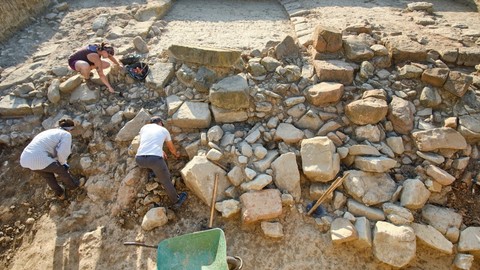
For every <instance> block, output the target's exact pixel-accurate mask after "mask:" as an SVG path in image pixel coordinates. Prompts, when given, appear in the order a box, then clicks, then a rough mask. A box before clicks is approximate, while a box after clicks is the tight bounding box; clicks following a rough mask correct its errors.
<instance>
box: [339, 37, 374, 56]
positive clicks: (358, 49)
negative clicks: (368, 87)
mask: <svg viewBox="0 0 480 270" xmlns="http://www.w3.org/2000/svg"><path fill="white" fill-rule="evenodd" d="M371 45H373V44H370V42H369V41H368V40H365V39H364V38H361V37H359V36H348V37H347V38H345V39H344V40H343V48H344V50H345V56H346V57H347V59H348V60H350V61H353V62H362V61H368V60H370V59H372V58H373V56H374V52H373V51H372V50H371V49H370V46H371Z"/></svg>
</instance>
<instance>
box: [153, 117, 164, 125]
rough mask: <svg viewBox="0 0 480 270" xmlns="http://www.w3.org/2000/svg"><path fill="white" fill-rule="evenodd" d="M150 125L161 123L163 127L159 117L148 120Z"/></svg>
mask: <svg viewBox="0 0 480 270" xmlns="http://www.w3.org/2000/svg"><path fill="white" fill-rule="evenodd" d="M150 123H151V124H158V123H161V124H162V126H163V121H162V118H160V117H159V116H154V117H152V118H150Z"/></svg>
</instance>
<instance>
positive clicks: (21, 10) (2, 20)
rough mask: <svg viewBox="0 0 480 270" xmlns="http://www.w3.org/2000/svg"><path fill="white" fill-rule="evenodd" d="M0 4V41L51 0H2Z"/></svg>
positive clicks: (26, 22) (10, 34) (28, 20)
mask: <svg viewBox="0 0 480 270" xmlns="http://www.w3.org/2000/svg"><path fill="white" fill-rule="evenodd" d="M1 2H2V4H1V5H0V14H1V16H0V42H2V41H4V40H6V39H7V38H9V37H10V36H12V35H13V34H14V33H15V31H17V30H18V29H20V28H21V27H23V26H25V25H26V24H28V23H29V22H30V21H31V20H32V18H34V17H35V16H37V15H38V14H39V13H41V12H43V11H44V10H45V8H46V7H47V6H48V5H49V4H50V3H51V0H2V1H1Z"/></svg>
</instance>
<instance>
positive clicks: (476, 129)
mask: <svg viewBox="0 0 480 270" xmlns="http://www.w3.org/2000/svg"><path fill="white" fill-rule="evenodd" d="M458 120H459V121H458V122H459V125H458V131H459V132H460V134H462V136H463V137H464V138H465V139H466V140H467V141H469V142H478V141H480V114H478V113H477V114H470V115H462V116H460V117H459V118H458Z"/></svg>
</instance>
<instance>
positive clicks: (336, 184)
mask: <svg viewBox="0 0 480 270" xmlns="http://www.w3.org/2000/svg"><path fill="white" fill-rule="evenodd" d="M349 174H350V173H349V172H347V173H345V174H344V175H343V176H342V177H338V178H337V179H335V181H333V183H332V184H331V185H330V187H329V188H328V189H327V191H325V193H323V194H322V196H320V198H319V199H318V200H317V202H316V203H315V205H314V206H313V207H312V208H311V209H310V211H308V213H307V215H308V216H309V215H311V214H312V213H313V212H314V211H315V210H316V209H317V207H318V206H320V204H322V202H323V201H325V199H326V198H327V197H328V195H330V194H331V193H332V192H333V191H334V190H335V189H337V187H339V186H340V185H341V184H342V182H343V180H345V178H347V176H348V175H349Z"/></svg>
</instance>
